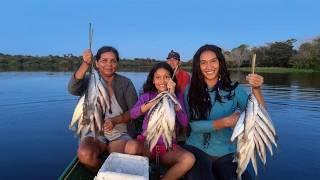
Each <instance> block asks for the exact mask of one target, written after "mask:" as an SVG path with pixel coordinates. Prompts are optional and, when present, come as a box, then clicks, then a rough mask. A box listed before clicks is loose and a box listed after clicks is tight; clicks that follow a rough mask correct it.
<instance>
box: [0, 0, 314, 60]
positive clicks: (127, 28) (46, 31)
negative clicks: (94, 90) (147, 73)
mask: <svg viewBox="0 0 320 180" xmlns="http://www.w3.org/2000/svg"><path fill="white" fill-rule="evenodd" d="M0 2H1V6H0V9H1V10H0V23H1V25H0V53H4V54H11V55H18V54H20V55H32V56H47V55H50V54H51V55H64V54H70V53H72V54H73V55H76V56H79V55H81V54H82V52H83V50H84V49H86V48H88V46H89V45H88V31H89V22H91V23H92V26H93V31H94V33H93V49H92V50H93V53H96V51H97V50H98V49H99V48H100V47H101V46H104V45H112V46H114V47H116V48H117V49H118V50H119V52H120V56H121V57H122V58H156V59H165V58H166V56H167V54H168V52H169V51H170V50H171V49H173V50H175V51H178V52H179V53H180V55H181V57H182V59H183V60H189V59H191V58H192V56H193V54H194V53H195V51H196V50H197V49H198V48H199V47H200V46H202V45H204V44H206V43H208V44H215V45H218V46H220V47H222V48H223V49H225V50H231V49H232V48H236V47H238V46H239V45H241V44H247V45H249V46H250V47H257V46H264V45H266V43H271V42H275V41H285V40H287V39H291V38H295V39H297V40H298V41H297V44H296V46H298V45H299V44H301V43H302V42H305V41H309V40H312V39H313V38H315V37H318V36H319V35H320V22H319V19H320V11H319V10H318V9H319V7H320V1H318V0H194V1H191V0H0Z"/></svg>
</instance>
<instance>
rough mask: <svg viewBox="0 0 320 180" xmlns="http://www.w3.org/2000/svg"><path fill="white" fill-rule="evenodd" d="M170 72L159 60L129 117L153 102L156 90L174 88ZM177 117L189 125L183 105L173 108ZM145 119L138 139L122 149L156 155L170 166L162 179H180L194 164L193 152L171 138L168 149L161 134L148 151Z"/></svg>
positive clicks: (146, 109)
mask: <svg viewBox="0 0 320 180" xmlns="http://www.w3.org/2000/svg"><path fill="white" fill-rule="evenodd" d="M172 75H173V70H172V68H171V67H170V65H168V64H167V63H165V62H161V63H158V64H156V65H155V66H154V67H153V68H152V69H151V71H150V73H149V75H148V78H147V81H146V82H145V84H144V86H143V92H144V93H143V94H142V95H141V96H140V97H139V99H138V101H137V103H136V104H135V105H134V106H133V108H131V110H130V117H131V118H132V119H136V118H138V117H140V116H142V115H145V114H146V113H147V112H148V111H149V109H150V108H151V107H152V106H153V105H154V104H155V103H156V101H153V102H149V101H150V100H151V99H153V98H154V97H156V96H157V94H158V93H161V92H163V91H169V92H171V93H174V92H175V85H176V83H175V82H174V81H173V80H172V79H171V77H172ZM180 102H181V101H180ZM176 118H177V120H178V122H179V123H180V124H181V125H182V126H184V127H186V126H187V125H188V118H187V115H186V113H185V112H184V110H183V109H181V108H178V107H177V108H176ZM148 122H149V117H148V116H147V115H145V116H144V120H143V125H142V129H143V133H142V134H141V135H139V136H138V137H137V140H130V141H128V142H127V144H126V147H125V153H127V154H138V155H144V156H148V157H150V158H151V159H153V158H155V157H156V156H157V157H159V160H160V163H161V164H163V165H165V166H167V167H169V170H168V171H167V173H166V174H165V175H164V176H163V178H162V179H179V178H180V177H182V176H183V175H184V174H185V173H186V172H187V171H188V170H189V169H191V167H192V166H193V164H194V162H195V158H194V156H193V154H191V153H190V152H188V151H186V150H184V149H183V148H181V147H180V146H179V145H177V144H176V143H175V141H174V140H173V150H169V151H167V150H166V147H165V145H164V142H163V140H162V138H161V137H160V138H159V140H158V142H157V145H156V146H155V147H154V148H153V150H152V152H151V153H149V150H148V149H147V148H146V147H145V145H144V141H145V139H146V137H145V136H144V134H145V133H144V132H145V131H146V130H147V126H148Z"/></svg>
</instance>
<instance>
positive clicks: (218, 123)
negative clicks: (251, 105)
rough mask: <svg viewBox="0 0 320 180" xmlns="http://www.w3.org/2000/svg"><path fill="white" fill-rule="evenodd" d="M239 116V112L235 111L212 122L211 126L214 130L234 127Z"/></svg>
mask: <svg viewBox="0 0 320 180" xmlns="http://www.w3.org/2000/svg"><path fill="white" fill-rule="evenodd" d="M239 117H240V112H238V111H236V112H234V113H232V114H231V115H230V116H226V117H223V118H220V119H217V120H215V121H213V122H212V125H213V128H214V129H215V130H219V129H223V128H229V127H234V126H235V125H236V124H237V121H238V119H239Z"/></svg>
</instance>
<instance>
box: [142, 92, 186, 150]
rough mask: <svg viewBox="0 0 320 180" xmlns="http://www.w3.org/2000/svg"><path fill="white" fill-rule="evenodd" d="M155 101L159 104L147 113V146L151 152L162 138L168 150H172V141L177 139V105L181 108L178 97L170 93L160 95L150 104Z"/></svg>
mask: <svg viewBox="0 0 320 180" xmlns="http://www.w3.org/2000/svg"><path fill="white" fill-rule="evenodd" d="M153 101H156V102H157V103H156V104H155V105H154V106H153V107H151V108H150V110H149V111H148V113H147V116H148V117H149V122H148V126H147V131H146V133H145V135H146V136H147V138H146V145H147V146H148V147H149V149H150V151H151V150H152V149H153V147H154V146H155V145H156V144H157V143H158V140H159V138H160V137H162V139H163V142H164V145H165V146H166V148H167V149H172V140H173V139H174V138H175V120H176V112H175V105H178V106H180V107H181V105H180V103H179V102H178V100H177V99H176V97H175V96H174V95H172V94H170V93H169V92H168V91H164V92H161V93H159V94H158V95H157V96H156V97H155V98H153V99H152V100H150V101H149V102H153Z"/></svg>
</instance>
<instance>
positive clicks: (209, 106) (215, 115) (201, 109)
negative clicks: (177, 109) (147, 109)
mask: <svg viewBox="0 0 320 180" xmlns="http://www.w3.org/2000/svg"><path fill="white" fill-rule="evenodd" d="M246 79H247V81H248V82H249V84H250V85H251V87H252V93H253V94H254V95H255V96H256V98H257V100H258V102H259V103H260V104H262V105H264V100H263V97H262V94H261V89H260V87H261V85H262V83H263V77H262V76H259V75H257V74H249V75H248V76H247V77H246ZM247 99H248V94H247V93H246V92H245V91H244V89H243V88H241V87H240V86H238V83H235V84H233V83H232V82H231V79H230V74H229V72H228V70H227V66H226V62H225V58H224V56H223V54H222V51H221V48H219V47H217V46H215V45H204V46H202V47H200V48H199V49H198V51H197V52H196V53H195V55H194V57H193V67H192V78H191V83H190V87H189V88H187V90H186V92H185V105H186V109H187V111H188V114H189V116H190V128H191V132H190V136H189V137H188V139H187V141H186V144H187V145H186V146H185V148H186V149H187V150H189V151H191V152H193V154H194V155H195V157H196V159H197V161H196V163H195V165H194V167H193V168H192V169H191V170H190V171H189V173H188V175H187V178H188V179H193V180H194V179H202V180H203V179H210V180H211V179H236V178H237V174H236V169H237V164H236V163H235V162H233V159H234V153H235V152H236V144H235V143H231V142H230V137H231V134H232V127H234V126H235V124H236V122H237V119H238V118H239V112H237V109H240V110H241V111H243V110H244V109H245V107H246V103H247ZM242 177H243V179H250V178H251V177H250V175H249V173H248V172H245V173H244V174H243V176H242Z"/></svg>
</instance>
